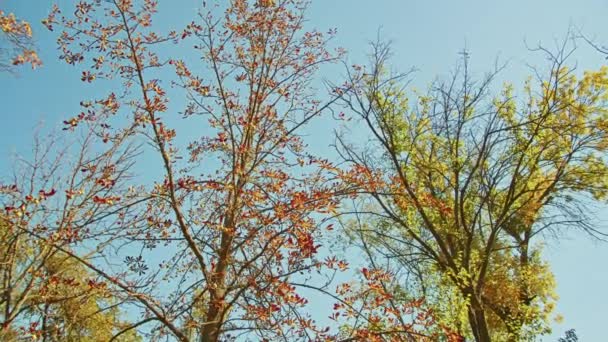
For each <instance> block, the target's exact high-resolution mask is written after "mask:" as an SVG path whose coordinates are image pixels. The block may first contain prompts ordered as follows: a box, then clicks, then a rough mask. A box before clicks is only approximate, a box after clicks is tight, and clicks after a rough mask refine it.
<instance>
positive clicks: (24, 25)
mask: <svg viewBox="0 0 608 342" xmlns="http://www.w3.org/2000/svg"><path fill="white" fill-rule="evenodd" d="M0 29H1V30H2V32H1V33H0V41H2V45H3V47H2V48H0V70H2V71H10V70H11V66H14V65H21V64H30V65H31V66H32V68H36V67H38V66H40V65H41V64H42V62H41V61H40V58H39V57H38V54H37V53H36V51H35V49H34V48H33V44H32V28H31V26H30V24H29V23H28V22H26V21H23V20H19V19H18V18H17V17H16V16H15V15H14V14H13V13H5V12H4V11H2V10H0Z"/></svg>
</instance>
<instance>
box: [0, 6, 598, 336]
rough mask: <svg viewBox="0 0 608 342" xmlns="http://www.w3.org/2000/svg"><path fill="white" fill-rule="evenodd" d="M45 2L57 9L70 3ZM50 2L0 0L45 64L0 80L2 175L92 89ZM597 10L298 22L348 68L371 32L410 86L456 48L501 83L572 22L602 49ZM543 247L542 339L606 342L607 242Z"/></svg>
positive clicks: (346, 16)
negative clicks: (73, 61) (554, 315)
mask: <svg viewBox="0 0 608 342" xmlns="http://www.w3.org/2000/svg"><path fill="white" fill-rule="evenodd" d="M55 2H56V3H58V4H59V5H60V7H62V8H66V9H68V8H71V6H72V4H73V3H75V1H74V0H57V1H55ZM159 2H160V6H161V8H160V10H161V19H162V20H161V21H159V22H158V23H159V24H160V25H161V26H163V27H173V28H179V27H180V25H181V24H183V23H185V22H188V21H190V20H192V19H193V18H194V13H195V12H196V11H195V10H196V8H197V7H198V2H197V1H196V0H160V1H159ZM51 4H52V1H48V0H0V9H3V10H5V11H7V12H15V13H16V14H17V15H18V16H20V17H23V18H24V19H26V20H28V21H30V22H31V23H32V25H33V29H34V34H35V35H36V38H37V41H38V46H39V48H40V55H41V57H42V59H43V62H44V63H45V64H44V66H43V67H42V68H41V69H39V70H36V71H35V72H32V71H30V70H27V68H24V69H22V70H21V73H20V75H19V77H17V78H15V77H13V76H8V75H0V87H1V90H2V91H0V103H1V104H2V107H1V108H2V109H1V110H2V112H0V115H1V118H2V121H1V122H2V127H3V129H2V130H1V133H2V134H0V167H2V170H6V166H7V165H8V163H7V157H8V155H9V153H11V152H12V151H19V152H27V151H28V150H29V148H30V147H31V137H32V129H33V127H35V126H36V124H37V123H39V122H40V121H41V120H44V121H45V122H46V124H47V125H49V126H53V127H57V126H58V125H59V124H60V122H61V121H62V120H63V119H65V118H67V117H71V116H73V115H74V113H75V112H76V111H77V110H78V103H79V101H80V100H82V99H87V98H90V97H92V96H91V95H93V94H95V93H96V92H98V91H99V89H96V88H95V87H94V86H93V87H91V86H89V87H85V86H83V83H82V82H81V81H80V79H79V76H78V73H77V72H76V70H74V69H73V68H72V67H69V66H66V65H65V64H64V63H60V62H59V60H58V59H57V56H58V52H57V50H56V48H55V45H54V39H55V35H54V33H49V32H47V31H46V30H45V29H44V28H43V27H42V25H40V20H41V19H42V18H43V17H45V16H46V14H47V13H48V11H49V10H50V7H51ZM606 14H608V1H606V0H578V1H574V0H512V1H487V0H486V1H483V0H427V1H422V0H419V1H416V0H375V1H370V0H313V1H312V6H311V8H310V15H309V23H308V25H309V26H311V27H316V28H319V29H321V30H325V29H328V28H337V29H338V37H337V43H338V45H340V46H342V47H344V48H346V49H347V50H349V51H350V56H351V57H350V58H351V61H352V62H356V63H364V62H365V53H366V49H367V46H366V43H367V42H368V41H369V40H373V39H374V38H375V37H376V35H377V32H378V30H379V29H381V33H382V36H383V37H384V38H387V39H390V40H392V41H393V48H394V55H395V57H394V60H393V62H394V65H395V67H397V68H402V69H404V70H405V69H407V68H410V67H416V68H417V69H418V70H419V71H418V73H417V75H416V79H415V82H414V84H415V85H417V86H419V87H424V85H425V84H426V83H427V82H429V81H430V80H432V79H433V78H435V77H437V76H440V75H445V74H446V73H447V72H449V71H450V69H451V68H452V67H453V65H454V64H455V62H456V61H457V59H458V57H459V55H458V52H459V51H461V50H462V49H463V48H464V47H465V46H466V48H467V49H468V50H469V52H470V53H471V63H472V66H473V69H474V70H476V71H479V72H480V73H481V72H483V71H486V70H488V69H489V68H491V67H492V66H493V64H494V62H495V60H496V58H497V57H499V58H500V60H502V61H509V67H508V69H507V71H506V74H505V75H506V78H508V79H511V80H516V81H517V80H521V79H522V78H524V77H525V76H526V74H527V73H528V72H529V71H530V70H529V69H528V68H527V66H526V63H532V64H535V65H539V66H542V62H543V60H542V58H540V55H538V54H537V53H532V52H530V51H529V50H528V49H527V48H526V43H527V44H528V46H535V45H537V44H538V43H539V42H540V43H543V44H544V45H547V46H549V47H551V46H553V45H552V44H553V43H554V41H555V39H558V40H559V39H563V37H564V36H565V34H566V32H567V30H568V28H569V27H570V26H571V25H574V26H575V27H578V28H580V29H581V31H582V32H584V33H585V34H587V35H588V36H590V37H592V38H596V39H597V40H598V41H600V42H601V41H602V40H603V42H605V43H606V44H608V34H607V32H606V29H605V22H606ZM572 62H573V63H574V62H576V63H577V70H584V69H589V68H597V67H599V66H601V65H602V64H605V63H607V62H606V60H605V59H604V58H603V56H601V55H599V54H598V53H597V52H595V51H593V50H592V49H590V48H589V47H587V46H584V44H582V43H581V46H580V48H579V49H578V50H577V52H576V53H575V55H574V56H573V59H572ZM337 73H338V71H336V74H337ZM316 134H322V133H316ZM321 140H322V139H321ZM599 219H600V221H602V223H603V225H604V226H605V227H608V213H600V214H599ZM547 243H548V245H547V247H546V256H547V258H548V260H549V262H550V263H551V264H552V267H553V271H554V272H555V275H556V278H557V282H558V294H559V295H560V297H561V299H560V301H559V304H558V312H560V313H562V314H563V315H564V317H565V320H564V323H563V324H560V325H557V324H556V325H555V327H554V334H553V335H551V336H548V337H546V338H545V339H543V341H556V340H557V337H558V336H560V335H562V333H563V331H564V330H566V329H569V328H575V329H576V330H577V332H578V335H579V337H580V340H581V341H583V342H596V341H597V342H602V341H606V340H608V337H607V335H608V334H607V333H606V327H605V326H604V324H607V323H608V291H606V289H607V288H608V287H607V286H606V285H607V284H608V267H607V266H606V261H608V244H598V243H596V242H594V241H592V240H590V239H589V238H586V237H582V236H577V235H576V234H570V235H569V236H568V239H567V240H563V241H561V242H559V243H558V242H557V241H555V240H549V241H548V242H547Z"/></svg>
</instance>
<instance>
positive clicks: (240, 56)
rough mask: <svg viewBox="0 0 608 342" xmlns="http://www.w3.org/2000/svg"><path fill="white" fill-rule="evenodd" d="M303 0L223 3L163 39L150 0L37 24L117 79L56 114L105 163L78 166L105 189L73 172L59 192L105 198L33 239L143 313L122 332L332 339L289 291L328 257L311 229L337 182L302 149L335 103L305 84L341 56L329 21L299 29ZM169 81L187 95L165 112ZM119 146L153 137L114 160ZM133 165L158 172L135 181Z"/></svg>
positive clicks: (100, 73)
mask: <svg viewBox="0 0 608 342" xmlns="http://www.w3.org/2000/svg"><path fill="white" fill-rule="evenodd" d="M306 6H307V2H306V1H301V0H277V1H266V0H259V1H255V2H253V1H246V0H233V1H230V2H229V3H227V4H226V5H225V6H220V5H218V6H215V7H212V8H210V9H208V8H203V10H202V13H201V14H200V16H199V18H198V19H197V20H196V21H193V22H192V23H191V24H189V25H188V26H187V27H186V28H185V29H184V30H183V31H180V32H179V33H177V32H175V31H174V32H169V33H167V34H161V33H159V32H155V31H154V30H153V24H152V17H153V15H154V14H155V13H156V10H157V4H156V2H155V1H151V0H146V1H130V0H112V1H81V2H79V3H78V4H77V5H76V10H75V11H73V15H72V14H70V15H67V16H63V14H62V12H61V10H60V9H59V8H58V7H55V9H54V10H53V12H52V13H51V14H50V16H49V17H48V18H47V19H46V20H45V21H44V24H45V25H47V27H48V28H49V29H57V30H62V31H61V33H60V34H59V39H58V42H59V46H60V49H61V51H62V56H61V58H62V59H63V60H64V61H65V62H67V63H68V64H72V65H75V66H77V67H78V68H80V70H79V72H80V77H81V79H82V81H83V82H85V83H87V84H88V83H93V82H99V83H100V84H102V85H103V84H108V85H110V87H112V88H113V89H115V90H114V91H113V92H111V93H110V94H108V95H107V96H105V97H102V98H100V99H97V100H92V101H83V102H81V105H82V107H83V110H82V113H81V114H79V115H76V116H74V117H73V118H69V119H67V120H66V121H65V125H66V127H65V129H66V130H67V131H82V132H89V134H91V135H92V136H94V137H97V138H98V139H97V140H95V143H96V144H97V145H96V146H95V149H96V150H97V151H106V152H105V153H106V154H102V156H104V155H107V156H108V158H109V159H108V162H107V164H104V165H90V164H89V163H84V165H83V167H82V173H83V174H84V175H89V174H91V175H90V176H87V177H91V178H93V179H95V183H94V184H96V186H100V187H101V188H102V189H103V190H101V191H97V192H96V193H95V194H94V196H89V197H87V194H89V192H86V191H84V194H83V191H82V190H81V189H80V188H79V187H73V188H68V189H64V188H65V187H66V185H68V184H69V183H67V184H66V183H62V184H59V185H57V187H56V189H57V191H58V192H60V193H61V192H62V191H65V194H66V196H67V200H68V201H71V202H76V203H82V204H83V206H86V205H90V206H92V208H98V207H99V209H90V210H85V213H89V212H91V210H92V211H93V212H94V213H95V214H96V215H97V216H96V217H95V218H94V219H91V220H88V221H87V222H86V225H85V224H82V225H79V227H80V229H79V230H78V242H77V243H76V245H75V246H71V248H70V249H68V248H64V247H61V246H58V245H57V244H56V243H54V242H53V241H52V240H50V239H49V237H45V236H40V238H42V239H43V241H44V242H45V243H47V244H51V245H52V246H53V248H55V249H58V250H60V251H61V252H62V253H66V254H67V255H69V256H71V257H73V258H74V259H75V260H78V261H79V262H80V263H81V264H82V265H84V266H85V267H86V269H87V270H88V271H89V272H93V273H94V274H95V275H97V276H99V277H101V278H103V281H104V282H105V283H106V284H107V287H108V288H109V289H111V291H112V292H113V293H114V296H116V297H117V298H119V299H120V300H121V302H120V303H119V305H121V307H124V308H125V310H128V311H129V312H137V314H136V315H135V317H136V318H137V319H134V320H133V321H132V322H131V324H130V325H129V326H126V327H125V329H124V330H123V331H121V333H123V332H127V331H129V330H130V329H138V330H139V331H140V332H141V333H142V334H145V336H146V337H147V338H149V339H150V340H155V339H159V338H162V337H166V336H171V337H172V338H174V339H176V340H180V341H191V340H199V341H219V340H229V339H231V338H237V337H242V336H251V335H254V336H256V335H257V336H258V338H260V339H262V340H277V339H283V340H293V339H303V340H311V339H315V338H317V337H318V338H322V337H323V336H326V335H327V331H326V330H325V329H321V328H320V327H317V326H316V324H315V322H314V321H312V320H311V319H310V317H309V314H307V313H306V312H303V311H302V310H301V309H302V308H303V307H305V305H306V304H307V302H308V300H307V299H306V298H304V296H303V295H302V294H301V293H300V292H299V288H300V287H306V286H311V285H310V284H311V282H312V281H313V280H314V279H315V277H314V276H313V275H314V274H316V272H317V271H320V270H321V269H327V268H332V267H330V263H328V262H324V261H323V259H322V258H321V257H319V256H318V250H319V247H320V246H319V245H320V242H319V240H318V239H319V237H320V234H321V233H322V231H323V230H322V228H323V225H324V224H323V222H324V220H325V219H324V217H328V215H329V214H331V213H332V212H334V210H335V208H336V206H337V204H338V198H337V197H336V195H338V194H340V193H341V191H342V190H341V188H342V185H341V184H340V183H339V182H336V180H335V179H334V177H333V176H332V174H331V173H330V172H329V171H328V170H327V162H326V161H324V160H320V159H318V158H315V157H314V156H312V155H310V154H309V153H308V152H307V151H306V145H305V144H304V143H303V141H302V138H301V137H300V134H301V133H300V132H301V130H302V128H303V127H304V126H305V125H306V124H307V123H308V122H309V121H311V120H312V119H314V118H315V117H317V116H319V115H320V114H321V113H323V112H324V111H325V109H326V108H327V107H328V106H329V104H331V103H332V102H333V101H335V99H336V98H335V97H334V98H331V99H329V100H328V101H327V102H326V103H323V102H321V101H320V100H318V99H317V98H316V96H315V91H314V88H312V86H311V82H312V81H313V76H314V74H315V71H316V70H317V69H318V68H319V66H321V65H323V64H325V63H330V62H332V61H335V60H337V58H339V57H340V55H341V51H339V50H337V51H335V52H332V51H329V50H328V49H327V48H326V43H327V40H328V39H329V38H331V36H332V35H333V32H330V33H329V34H328V35H326V34H322V33H320V32H317V31H309V32H304V31H303V28H302V27H303V24H304V11H305V9H306ZM222 11H223V14H222V13H221V12H222ZM70 13H72V11H70ZM218 13H220V15H219V16H216V15H217V14H218ZM190 40H195V41H196V42H195V44H196V45H195V46H194V49H190V50H188V49H184V50H180V51H190V53H192V54H194V55H195V56H196V57H197V58H198V59H200V60H201V61H202V63H198V64H194V67H193V68H190V65H189V63H187V62H186V60H187V59H188V57H189V56H190V55H188V54H187V53H185V54H184V55H185V56H184V57H183V58H182V59H180V56H177V55H176V50H175V49H174V48H173V47H172V46H171V44H186V43H188V42H190ZM163 46H166V47H163ZM168 53H170V56H166V55H167V54H168ZM165 56H166V57H165ZM168 70H173V71H174V74H173V76H171V75H170V76H167V74H168V73H167V71H168ZM193 70H196V72H195V71H193ZM159 77H162V79H159ZM169 84H173V85H175V87H174V88H173V89H171V90H170V91H172V92H173V91H175V92H179V91H182V92H181V98H182V99H186V100H188V102H189V104H188V105H187V106H186V108H185V110H183V112H181V113H179V112H178V110H177V109H175V108H173V109H171V110H169V98H168V96H167V92H168V91H169V90H165V87H167V86H168V85H169ZM175 96H176V97H178V98H179V96H180V95H175ZM178 113H179V114H182V115H181V118H180V117H179V116H178ZM181 120H184V121H183V122H185V123H181V122H180V121H181ZM194 127H200V128H199V129H196V130H192V128H194ZM186 132H190V133H186ZM192 132H196V133H197V134H199V135H198V136H191V135H189V134H192ZM129 143H134V144H138V143H145V144H146V146H148V147H149V148H145V147H144V148H143V150H142V153H141V154H137V155H135V156H133V157H134V158H135V159H133V160H129V161H126V160H123V159H120V158H119V156H118V155H119V153H120V151H124V150H125V149H126V146H128V144H129ZM148 156H150V157H152V158H147V157H148ZM117 159H119V160H117ZM93 161H97V160H96V159H92V160H91V162H93ZM134 161H137V162H138V163H140V164H141V163H143V162H144V161H146V162H147V163H151V164H150V165H157V166H159V167H160V170H161V172H160V174H158V173H155V172H154V171H150V172H149V173H148V174H146V175H144V176H143V177H140V178H137V177H134V176H133V174H132V173H129V172H128V171H129V169H130V167H131V163H132V162H134ZM92 173H97V174H96V175H95V176H93V175H92ZM129 175H131V176H129ZM150 179H153V180H152V181H149V180H150ZM47 208H48V210H51V211H52V210H56V209H53V208H51V207H50V206H49V207H47ZM86 208H87V209H88V207H86ZM100 213H103V214H102V215H99V214H100ZM77 215H81V213H77V214H74V215H73V216H77ZM73 216H70V215H67V218H66V220H68V221H69V222H70V223H74V221H75V220H77V218H74V217H73ZM81 221H82V220H81ZM30 233H31V230H30ZM31 234H33V233H31ZM82 255H93V256H95V258H94V259H87V258H84V257H81V256H82ZM117 259H123V260H124V263H125V265H124V266H125V267H116V265H115V262H116V260H117ZM331 265H334V264H331ZM333 268H335V269H337V267H336V266H333ZM332 272H334V271H333V270H329V274H328V277H330V276H331V273H332ZM317 278H318V277H317ZM323 284H325V281H323V282H322V283H321V285H320V286H323Z"/></svg>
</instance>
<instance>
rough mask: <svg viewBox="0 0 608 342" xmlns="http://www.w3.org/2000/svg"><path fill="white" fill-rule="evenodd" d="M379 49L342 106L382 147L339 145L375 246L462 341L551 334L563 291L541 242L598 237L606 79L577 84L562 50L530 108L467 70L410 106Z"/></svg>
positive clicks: (527, 91) (528, 89)
mask: <svg viewBox="0 0 608 342" xmlns="http://www.w3.org/2000/svg"><path fill="white" fill-rule="evenodd" d="M374 48H375V50H374V52H375V53H374V54H373V60H372V65H371V67H370V68H368V69H363V68H360V67H356V68H355V69H354V70H353V71H351V80H352V83H353V84H356V86H355V88H354V89H353V90H352V91H350V92H347V93H345V94H344V96H343V100H344V103H345V105H346V106H347V107H348V108H349V109H350V110H352V111H353V112H354V113H356V114H358V115H359V117H360V118H361V120H362V121H363V122H364V123H365V124H366V126H367V127H368V129H369V132H370V134H371V141H370V144H373V145H372V146H373V147H370V144H368V146H367V150H360V149H357V148H356V147H354V146H352V145H351V144H349V143H348V142H346V141H345V140H344V138H341V139H340V142H341V149H342V153H341V154H342V155H343V156H344V159H345V161H346V162H348V163H350V164H351V165H352V168H353V169H354V170H357V171H355V172H354V174H356V177H355V182H356V183H357V184H358V185H359V186H360V189H361V190H360V192H361V193H362V194H365V195H366V196H365V197H364V198H365V199H364V200H363V201H364V202H365V201H368V202H369V200H371V201H372V202H373V203H375V208H374V207H372V209H369V210H360V211H361V213H368V214H371V215H372V216H371V217H372V222H375V225H376V227H375V228H370V229H366V230H365V231H364V232H363V234H364V235H366V236H367V238H368V239H369V241H370V242H369V244H368V245H366V246H364V247H365V248H366V249H369V250H372V251H373V252H374V254H377V255H380V256H384V257H386V258H387V259H389V260H390V261H391V262H392V263H393V264H397V265H400V266H401V267H404V268H405V269H407V270H408V272H411V273H412V274H415V275H417V276H418V277H419V279H420V282H419V284H420V286H419V291H421V293H422V294H424V295H425V297H426V298H427V300H429V301H431V302H434V303H435V306H436V309H437V311H438V312H439V313H438V314H437V317H438V319H440V323H443V324H447V325H448V326H450V327H451V328H452V329H455V330H456V331H458V332H459V333H460V334H462V335H463V336H468V337H474V338H475V340H477V341H489V340H511V339H514V340H527V339H533V338H534V337H535V336H537V335H539V334H543V333H546V332H548V331H549V323H550V317H551V316H550V313H551V312H552V310H553V308H554V302H555V300H556V296H555V294H554V291H553V290H554V287H555V282H554V279H553V276H552V274H551V272H550V270H549V268H548V265H546V263H545V262H544V261H543V260H542V257H541V255H540V248H539V244H538V242H536V239H537V238H538V236H539V234H540V233H543V232H545V231H547V230H549V229H554V228H557V227H579V228H583V229H586V230H587V231H588V232H590V233H592V234H594V233H597V231H595V230H594V229H593V227H592V226H590V225H588V224H587V222H586V220H585V217H584V210H583V209H582V207H581V206H580V205H581V204H582V203H584V201H585V198H587V199H591V200H597V199H603V198H605V197H606V194H607V189H608V187H607V185H608V183H607V181H608V177H607V175H608V169H607V167H608V166H607V165H606V162H605V159H604V153H605V152H606V148H607V147H608V145H607V144H606V143H607V142H608V140H607V139H608V134H607V131H606V128H607V127H608V126H607V124H608V115H607V114H608V113H607V111H606V110H607V108H606V100H607V99H608V97H607V96H608V91H607V90H608V88H607V86H608V69H607V68H605V67H604V68H601V69H600V70H597V71H589V72H585V73H584V74H583V75H582V76H581V77H580V78H579V77H577V76H576V75H575V74H574V73H573V72H571V71H569V69H568V68H567V67H566V66H565V64H564V63H565V59H566V56H567V55H568V51H566V50H565V49H562V50H560V51H559V52H558V54H556V55H549V58H550V60H551V61H552V63H553V64H552V65H551V68H550V70H549V73H548V74H547V76H546V78H541V79H539V80H538V83H537V86H536V87H534V84H533V82H532V81H531V80H529V81H528V82H526V84H525V86H524V91H523V97H519V98H518V97H516V96H515V95H514V91H513V87H512V86H511V85H505V87H504V88H503V90H502V92H501V94H500V95H499V96H492V95H491V90H492V87H491V83H492V80H493V79H494V78H495V76H496V74H497V73H498V70H497V71H495V72H493V73H491V74H489V75H487V76H486V77H485V78H484V79H482V80H481V81H477V82H475V81H473V80H472V78H471V75H470V72H469V69H468V60H467V59H466V57H465V61H464V63H463V65H461V66H460V67H459V68H458V70H457V71H456V72H455V74H454V76H453V78H452V79H450V80H448V81H445V82H442V81H438V82H437V83H435V84H433V85H432V87H431V89H430V90H429V92H428V94H426V95H422V94H419V93H417V92H414V93H412V94H408V93H407V92H406V90H405V88H404V86H403V80H404V78H405V77H406V75H393V74H389V73H388V72H387V71H386V70H387V65H386V64H387V57H388V55H389V50H388V47H387V46H386V45H383V44H376V45H374ZM410 96H413V99H411V98H410ZM378 150H380V151H382V153H381V155H379V154H378V152H377V151H378ZM368 151H372V152H368ZM349 180H350V181H353V179H351V178H349ZM369 206H370V205H369V204H368V207H369ZM374 217H375V218H374ZM360 233H361V232H360ZM408 255H409V256H410V257H409V258H408V257H397V258H391V257H390V256H408ZM413 258H417V259H418V260H421V261H418V262H415V263H413V262H412V259H413ZM432 274H437V276H432ZM446 294H448V296H447V297H446ZM433 298H434V300H432V299H433ZM448 298H449V300H447V299H448ZM457 308H461V309H457Z"/></svg>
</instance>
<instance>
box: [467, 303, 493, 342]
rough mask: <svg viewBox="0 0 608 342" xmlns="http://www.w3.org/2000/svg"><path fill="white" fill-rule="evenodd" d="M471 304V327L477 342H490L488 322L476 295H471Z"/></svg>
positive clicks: (469, 313) (469, 311)
mask: <svg viewBox="0 0 608 342" xmlns="http://www.w3.org/2000/svg"><path fill="white" fill-rule="evenodd" d="M470 299H471V303H470V305H469V308H468V315H469V325H470V326H471V330H472V331H473V336H474V337H475V341H476V342H490V341H491V339H490V332H489V330H488V322H487V321H486V315H485V312H484V310H483V307H482V306H481V303H480V301H479V299H478V298H477V296H476V295H475V294H474V293H471V295H470Z"/></svg>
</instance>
